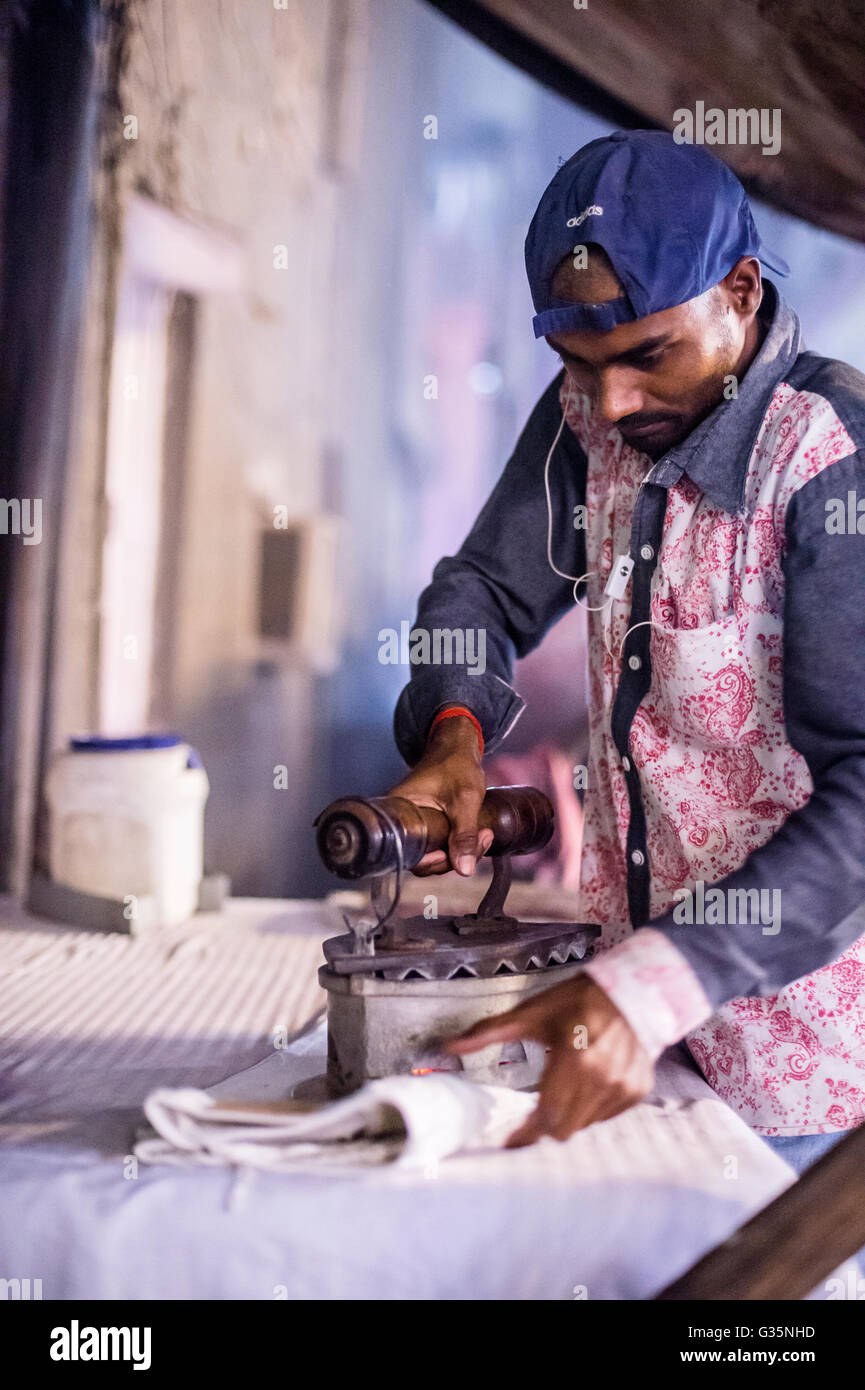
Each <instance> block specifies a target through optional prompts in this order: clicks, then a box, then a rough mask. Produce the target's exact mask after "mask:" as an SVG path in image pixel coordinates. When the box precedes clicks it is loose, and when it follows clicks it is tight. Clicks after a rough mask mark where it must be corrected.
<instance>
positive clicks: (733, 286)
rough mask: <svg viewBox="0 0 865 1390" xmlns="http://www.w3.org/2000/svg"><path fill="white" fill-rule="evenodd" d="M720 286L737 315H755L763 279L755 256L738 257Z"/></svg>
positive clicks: (760, 296) (760, 299) (761, 296)
mask: <svg viewBox="0 0 865 1390" xmlns="http://www.w3.org/2000/svg"><path fill="white" fill-rule="evenodd" d="M721 284H722V285H723V286H724V290H725V293H726V297H727V299H728V301H729V302H732V304H733V307H734V308H735V309H736V311H737V313H739V314H742V315H744V316H746V317H747V316H750V315H752V314H756V312H757V310H758V309H759V307H760V304H761V302H762V299H763V277H762V275H761V274H760V262H759V261H758V260H757V257H756V256H740V258H739V260H738V261H737V262H736V264H735V265H734V266H733V269H732V270H731V271H729V272H728V273H727V274H726V275H725V276H724V278H723V280H722V281H721Z"/></svg>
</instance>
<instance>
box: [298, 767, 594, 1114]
mask: <svg viewBox="0 0 865 1390" xmlns="http://www.w3.org/2000/svg"><path fill="white" fill-rule="evenodd" d="M553 814H554V813H553V808H552V805H551V804H550V802H549V800H548V798H547V797H546V796H544V794H543V793H542V792H539V791H537V790H536V789H535V788H533V787H495V788H491V789H490V790H489V791H488V792H487V795H486V798H485V801H484V806H483V809H482V813H481V820H480V823H481V825H482V826H483V825H486V826H488V827H489V828H491V829H492V830H493V832H494V839H493V844H492V846H491V848H490V851H489V854H490V856H491V857H492V861H493V877H492V882H491V884H490V886H489V888H488V889H487V892H486V894H485V895H484V898H483V900H482V902H481V903H480V905H479V907H478V910H477V912H474V913H467V914H463V915H458V916H452V917H447V918H443V919H440V920H429V919H428V918H426V917H413V918H409V919H401V918H398V917H395V916H394V915H393V911H394V908H395V906H396V901H397V899H398V889H399V882H398V883H397V891H396V893H395V894H394V899H393V902H392V903H391V904H390V908H389V910H386V899H387V897H388V893H387V886H386V884H385V880H384V877H383V876H384V875H386V874H387V873H388V872H389V871H390V870H394V869H395V870H398V871H401V870H402V868H403V867H408V868H410V867H413V865H415V864H417V863H418V862H419V860H420V859H421V858H422V857H423V855H424V854H426V853H428V852H429V850H430V849H433V848H437V847H440V846H441V845H446V843H447V834H448V831H449V826H448V822H447V818H446V817H445V816H444V814H443V813H442V812H439V811H435V810H430V809H429V808H426V807H416V806H414V804H413V803H411V802H407V801H404V800H402V799H401V798H396V797H387V798H379V799H377V800H374V799H373V800H368V801H364V800H362V799H360V798H352V799H348V798H344V799H342V800H341V801H338V802H334V803H333V805H332V806H330V807H328V808H327V810H326V811H324V812H322V814H321V816H319V818H318V821H317V822H316V824H317V826H318V846H319V852H320V853H321V855H322V858H323V860H324V862H325V863H326V864H327V865H328V867H330V868H331V869H332V870H333V871H334V872H336V873H338V874H339V875H340V877H346V878H357V877H359V876H361V875H362V874H373V875H374V878H373V885H372V903H373V907H374V909H375V910H376V914H377V918H376V920H369V919H361V920H360V921H357V922H352V923H349V926H350V930H349V932H347V933H346V934H345V935H343V936H337V937H332V938H331V939H330V940H328V941H326V942H325V943H324V955H325V961H326V964H325V965H323V966H322V967H321V969H320V970H319V981H320V983H321V985H322V987H323V988H324V989H325V990H326V991H327V996H328V1063H327V1091H328V1093H329V1094H331V1095H344V1094H346V1093H347V1092H349V1091H352V1090H355V1089H356V1088H357V1087H359V1086H361V1085H362V1084H363V1083H364V1081H367V1080H371V1079H373V1078H376V1077H383V1076H393V1075H395V1074H404V1073H414V1074H416V1075H423V1074H426V1073H428V1072H438V1071H443V1072H455V1073H459V1072H462V1073H464V1074H465V1075H466V1076H467V1077H469V1078H471V1079H472V1080H475V1081H482V1082H484V1083H486V1084H487V1085H500V1086H509V1087H517V1088H524V1087H531V1086H533V1085H535V1084H536V1083H537V1081H538V1080H539V1078H540V1074H541V1071H542V1070H543V1066H544V1058H545V1049H544V1047H543V1046H542V1045H540V1044H538V1043H534V1042H532V1041H531V1040H528V1039H527V1040H525V1041H523V1042H515V1043H507V1044H496V1045H494V1046H492V1047H488V1048H484V1049H483V1051H481V1052H477V1053H472V1054H469V1055H467V1056H465V1057H453V1056H451V1055H450V1054H448V1053H447V1052H445V1051H444V1048H443V1044H444V1042H445V1041H446V1040H447V1039H448V1038H452V1037H455V1036H456V1035H457V1034H459V1033H462V1032H464V1031H465V1030H466V1029H467V1028H469V1027H470V1026H471V1025H472V1024H473V1023H476V1022H478V1021H479V1020H480V1019H484V1018H489V1017H491V1016H493V1015H495V1014H498V1013H505V1012H507V1010H509V1009H512V1008H514V1007H515V1005H517V1004H519V1003H520V1002H522V1000H524V999H527V998H529V997H530V996H531V995H532V994H535V993H537V992H538V991H540V990H544V989H549V988H550V987H551V986H552V985H554V984H557V983H558V982H559V981H560V980H566V979H569V978H570V977H571V976H573V975H575V974H577V973H578V971H579V969H580V967H581V964H582V962H583V961H585V960H587V959H588V958H589V957H590V956H591V954H592V952H593V950H594V943H595V940H596V938H597V936H598V935H599V931H600V929H599V928H598V927H595V926H584V925H579V924H574V923H568V922H564V923H563V922H543V923H537V922H528V923H521V922H519V921H517V919H516V918H514V917H510V916H508V915H507V914H506V912H505V910H504V906H505V898H506V896H507V893H508V889H509V887H510V882H511V859H510V856H511V854H512V853H521V854H528V853H530V852H531V851H533V850H536V849H539V848H542V847H543V845H545V844H546V843H547V842H548V841H549V839H550V837H551V835H552V833H553Z"/></svg>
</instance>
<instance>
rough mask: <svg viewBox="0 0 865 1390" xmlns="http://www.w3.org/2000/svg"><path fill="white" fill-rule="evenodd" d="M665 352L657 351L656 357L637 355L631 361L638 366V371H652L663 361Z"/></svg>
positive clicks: (633, 365) (634, 365)
mask: <svg viewBox="0 0 865 1390" xmlns="http://www.w3.org/2000/svg"><path fill="white" fill-rule="evenodd" d="M662 356H663V354H662V353H659V352H656V353H655V355H654V357H635V358H633V359H632V361H631V366H632V367H636V369H637V371H638V372H651V371H653V370H654V369H655V367H657V365H658V363H659V362H660V361H661V358H662Z"/></svg>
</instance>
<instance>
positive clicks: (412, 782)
mask: <svg viewBox="0 0 865 1390" xmlns="http://www.w3.org/2000/svg"><path fill="white" fill-rule="evenodd" d="M445 708H449V707H448V706H445ZM486 785H487V784H486V780H485V778H484V773H483V768H482V766H481V759H480V748H479V745H478V736H477V730H476V729H475V726H474V724H473V723H472V721H471V720H470V719H466V717H465V715H454V716H452V718H450V719H443V720H442V721H441V722H440V723H439V724H437V725H436V726H435V728H434V729H433V731H432V733H431V734H430V736H429V739H428V740H427V745H426V749H425V751H424V754H423V757H422V758H421V759H420V761H419V762H417V763H415V765H414V767H413V768H412V770H411V772H410V773H409V774H408V776H406V777H404V778H403V780H402V781H401V782H400V783H398V784H397V786H395V787H391V789H390V792H389V793H388V795H389V796H404V797H405V799H406V800H407V801H413V802H414V803H415V805H416V806H435V807H436V808H437V809H438V810H439V811H444V813H445V815H446V816H447V818H448V820H449V821H450V827H451V829H450V835H449V836H448V847H447V852H445V851H444V850H435V851H433V852H432V853H431V854H425V855H424V857H423V859H421V861H420V863H419V864H417V865H416V866H415V868H414V869H413V870H412V872H413V873H415V874H417V875H418V876H419V877H421V878H423V877H425V876H426V875H427V874H446V873H447V872H448V870H449V869H456V871H457V873H459V874H464V875H465V876H466V877H468V876H469V875H470V874H473V873H474V869H475V864H476V863H477V860H478V859H479V858H480V856H481V855H483V854H485V853H486V851H487V850H488V849H489V847H490V845H491V844H492V842H493V832H492V831H491V830H481V831H478V815H479V814H480V809H481V804H482V802H483V799H484V794H485V792H486Z"/></svg>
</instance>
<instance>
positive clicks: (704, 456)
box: [647, 280, 802, 513]
mask: <svg viewBox="0 0 865 1390" xmlns="http://www.w3.org/2000/svg"><path fill="white" fill-rule="evenodd" d="M763 289H764V294H763V303H762V305H761V307H760V314H761V317H762V318H763V320H764V322H765V323H767V324H768V328H767V332H766V336H765V338H764V339H763V342H762V344H761V345H760V349H759V351H758V353H757V355H756V356H755V358H754V360H753V361H752V363H751V365H750V367H749V368H748V370H747V372H746V373H745V375H744V377H743V378H742V380H741V381H740V382H739V383H738V394H737V395H736V396H735V397H734V398H733V399H732V400H729V401H727V400H724V401H721V402H720V403H719V404H718V405H716V407H715V409H714V410H713V411H712V413H711V414H710V415H707V416H706V418H705V420H701V421H700V423H699V425H697V426H696V428H695V429H693V430H692V431H691V433H690V434H689V435H688V437H687V438H686V439H683V440H682V442H681V444H677V445H676V446H675V447H674V448H672V449H670V450H669V451H668V452H667V453H666V454H663V455H662V456H661V458H660V459H658V461H657V463H656V464H655V466H654V468H652V469H651V475H650V477H649V478H648V479H647V481H651V482H653V483H659V484H660V485H661V486H662V487H672V486H673V485H674V484H675V483H677V482H678V481H679V479H680V477H681V476H682V473H687V474H688V477H689V478H691V479H692V481H693V482H695V483H696V484H697V487H698V488H699V489H700V491H701V492H704V493H706V495H707V496H708V497H710V498H711V499H712V501H713V502H717V503H718V505H719V506H721V507H723V508H724V510H725V511H728V512H733V513H735V512H739V511H741V510H742V508H743V507H744V505H745V482H746V478H747V474H748V464H749V461H750V458H751V454H752V452H753V449H754V444H755V442H756V439H757V435H758V434H759V432H760V427H761V425H762V423H763V419H764V417H765V414H766V411H767V409H768V407H769V402H770V401H771V399H772V395H773V393H774V391H775V387H776V386H777V385H778V382H779V381H782V380H783V379H784V377H785V375H786V373H787V372H788V370H789V368H790V367H791V366H792V364H793V363H794V362H795V360H796V358H797V357H798V355H799V352H800V348H801V342H802V334H801V328H800V325H799V318H798V315H797V314H796V313H795V311H794V310H793V309H791V308H790V306H789V304H787V303H785V301H784V300H783V299H782V298H781V296H780V295H779V293H778V291H777V289H776V288H775V286H774V285H773V284H772V282H771V281H770V280H765V281H764V282H763Z"/></svg>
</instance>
